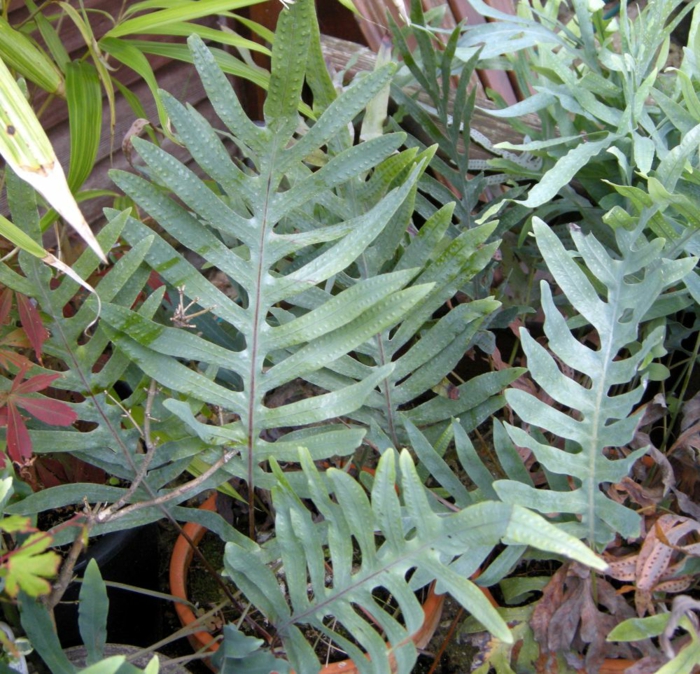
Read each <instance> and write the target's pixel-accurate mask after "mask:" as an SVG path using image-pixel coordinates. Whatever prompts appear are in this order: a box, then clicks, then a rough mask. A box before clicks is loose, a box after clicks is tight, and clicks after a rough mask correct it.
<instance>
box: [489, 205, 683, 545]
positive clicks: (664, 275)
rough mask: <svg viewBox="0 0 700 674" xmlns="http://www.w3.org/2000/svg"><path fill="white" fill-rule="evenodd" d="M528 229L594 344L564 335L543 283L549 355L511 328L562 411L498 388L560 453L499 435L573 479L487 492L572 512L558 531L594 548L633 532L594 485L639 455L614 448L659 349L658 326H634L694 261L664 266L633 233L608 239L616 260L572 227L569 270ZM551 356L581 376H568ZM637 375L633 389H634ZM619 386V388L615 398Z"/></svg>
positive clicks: (654, 246) (655, 248)
mask: <svg viewBox="0 0 700 674" xmlns="http://www.w3.org/2000/svg"><path fill="white" fill-rule="evenodd" d="M533 228H534V233H535V236H536V238H537V244H538V246H539V248H540V250H541V251H542V255H543V257H544V260H545V262H546V264H547V267H548V269H549V271H550V272H551V273H552V275H553V277H554V280H555V282H556V283H557V285H558V286H559V287H560V288H561V289H562V291H563V292H564V294H565V296H566V298H567V300H568V302H569V303H570V304H571V306H572V307H573V309H574V310H575V311H576V312H577V313H578V314H579V315H580V316H581V317H582V318H583V319H585V322H586V323H587V324H590V325H592V326H593V328H594V329H595V330H596V333H597V336H598V340H599V342H600V346H599V348H597V349H593V348H591V347H589V346H587V345H586V344H584V343H582V342H581V341H580V340H579V339H578V338H577V337H576V336H575V335H574V334H573V332H572V331H571V329H570V328H569V326H568V325H567V321H566V319H565V318H564V316H563V315H562V314H561V313H560V311H559V310H558V309H557V308H556V306H555V304H554V299H553V297H552V291H551V289H550V287H549V285H548V284H547V283H546V282H544V281H543V282H542V284H541V289H542V304H543V309H544V313H545V324H544V331H545V334H546V336H547V338H548V340H549V341H548V347H549V350H550V351H551V353H549V352H548V351H547V350H546V349H545V348H544V347H543V346H541V345H540V344H539V343H538V342H537V341H536V340H535V339H533V338H532V337H531V336H530V334H529V333H528V332H527V330H525V329H521V339H522V345H523V350H524V352H525V355H526V356H527V362H528V367H529V370H530V373H531V375H532V378H533V379H534V380H535V382H537V384H538V385H539V386H540V387H541V388H542V389H543V390H544V391H545V392H546V393H547V394H548V395H549V396H551V398H552V399H553V400H554V401H555V402H556V403H558V404H559V405H561V406H565V407H566V408H569V409H570V410H572V412H570V413H566V412H563V411H560V409H556V408H555V407H553V406H550V405H548V404H547V403H545V402H543V401H542V400H539V399H537V398H535V397H534V396H532V395H530V394H528V393H525V392H524V391H519V390H509V391H507V393H506V399H507V400H508V403H509V404H510V405H511V407H512V408H513V410H514V411H515V413H516V414H517V415H518V416H519V417H520V418H521V419H522V420H523V422H524V423H525V424H528V425H530V426H534V427H537V428H540V429H542V430H544V431H546V432H548V433H551V434H552V436H553V437H558V438H562V439H563V440H564V441H565V444H564V448H563V449H562V448H559V447H557V446H555V445H554V444H549V441H546V440H545V438H544V437H543V436H539V437H540V439H537V437H536V436H535V435H534V434H533V433H532V432H530V433H528V432H526V431H525V430H524V429H523V428H519V427H516V426H512V425H509V424H507V425H506V428H507V431H508V434H509V435H510V437H511V439H512V440H513V442H514V443H515V444H516V445H519V446H521V447H526V448H528V449H530V450H531V451H532V452H533V454H534V456H535V458H536V459H537V461H538V462H539V463H540V464H541V465H542V466H543V468H544V469H545V470H546V471H549V473H550V474H551V475H553V476H569V477H570V478H573V480H574V486H573V488H569V489H566V488H565V489H564V490H556V491H555V490H550V489H548V490H540V489H535V488H534V487H532V486H531V485H530V486H529V485H526V484H524V483H521V482H519V481H513V480H501V481H497V482H495V483H494V488H495V489H496V491H497V493H498V495H499V496H500V498H501V499H502V500H504V501H506V502H509V503H519V504H521V505H525V506H527V507H529V508H533V509H535V510H538V511H539V512H543V513H565V514H566V513H568V514H569V515H570V516H571V515H573V517H570V519H569V521H567V522H564V523H562V524H561V526H562V527H563V528H564V529H565V530H567V531H569V532H570V533H573V534H575V535H577V536H579V537H580V538H583V539H586V540H587V541H588V543H589V544H590V545H591V546H592V547H594V548H597V547H599V546H603V545H605V544H606V543H607V542H609V541H610V540H611V539H612V537H613V536H614V535H615V534H616V533H619V534H622V535H623V536H624V537H634V536H638V535H639V521H640V517H639V515H638V514H637V513H636V512H635V511H634V510H632V509H629V508H627V507H625V506H624V505H622V504H619V503H616V502H614V501H612V500H611V499H610V498H608V497H607V496H606V494H605V493H604V491H603V486H604V485H605V484H610V483H616V482H619V481H620V480H621V479H622V478H623V477H624V476H626V475H627V474H628V473H629V471H630V469H631V467H632V464H633V463H634V462H635V461H636V460H637V459H638V458H639V457H640V456H642V455H643V454H644V453H645V452H646V448H642V449H639V450H636V451H633V452H630V453H629V454H627V455H626V456H624V454H623V453H622V452H619V451H617V450H619V449H622V448H624V447H626V446H627V445H628V444H629V442H630V441H631V440H632V438H633V436H634V432H635V429H636V427H637V425H638V423H639V421H640V418H641V413H642V412H641V410H640V411H636V412H635V411H634V408H635V406H636V405H637V404H638V403H639V402H640V400H641V398H642V395H643V393H644V390H645V383H646V381H645V379H644V376H643V373H644V368H645V367H646V366H647V365H648V364H649V362H650V361H651V359H652V358H653V357H654V355H655V354H656V353H658V352H659V351H660V350H662V349H663V339H664V328H663V326H661V325H659V326H657V327H649V328H647V329H643V324H644V321H648V320H649V313H648V312H650V310H651V309H652V307H653V306H654V304H655V303H656V302H657V300H658V299H659V297H660V296H661V295H662V293H663V292H664V290H665V289H667V288H669V287H670V286H673V285H674V284H676V283H678V282H680V281H681V280H682V279H683V278H684V277H685V276H686V275H687V274H688V273H690V271H691V270H692V269H693V267H694V266H695V264H696V261H697V260H696V259H695V258H686V259H682V260H670V259H664V258H663V257H662V250H663V246H664V241H663V240H662V239H655V240H653V241H646V239H645V238H644V237H643V236H641V235H640V234H639V233H638V232H629V231H626V230H624V229H618V230H617V232H616V235H617V240H618V248H619V250H620V251H622V253H621V255H620V257H619V258H617V259H616V258H614V257H612V256H611V255H610V253H608V251H607V250H606V249H605V248H604V247H603V246H602V245H601V244H600V243H599V242H598V241H597V239H596V238H595V237H594V236H593V235H588V236H586V235H584V234H583V233H582V232H581V231H580V230H579V229H578V228H575V227H572V231H571V236H572V239H573V242H574V245H575V246H576V249H577V251H578V257H579V258H580V260H581V266H579V264H577V262H575V261H574V259H572V255H571V254H570V253H569V252H568V251H567V250H566V249H565V248H564V246H563V245H562V243H561V242H560V241H559V239H558V238H557V236H556V235H555V234H554V233H553V232H552V230H551V229H550V228H549V227H548V226H547V225H546V224H545V223H544V222H542V221H541V220H539V219H538V218H535V219H534V222H533ZM584 265H585V267H584ZM582 267H583V268H582ZM584 269H586V270H587V272H588V273H586V271H584ZM589 275H590V276H589ZM598 288H601V289H602V292H603V293H604V295H605V297H604V298H601V297H600V294H601V293H600V292H599V291H598ZM552 354H554V355H552ZM555 356H556V358H558V359H559V360H560V361H561V362H563V363H565V364H566V365H567V366H568V367H570V368H572V369H573V370H575V371H577V372H579V373H581V374H582V375H585V378H583V379H582V378H580V377H579V378H577V379H573V378H571V377H568V376H567V375H566V374H564V373H563V372H562V371H561V370H560V368H559V367H558V365H557V362H556V360H555ZM640 375H641V376H642V383H639V384H636V383H635V382H637V381H638V378H639V377H640ZM620 387H623V388H626V390H624V391H623V392H622V393H617V390H619V388H620ZM615 457H617V458H615Z"/></svg>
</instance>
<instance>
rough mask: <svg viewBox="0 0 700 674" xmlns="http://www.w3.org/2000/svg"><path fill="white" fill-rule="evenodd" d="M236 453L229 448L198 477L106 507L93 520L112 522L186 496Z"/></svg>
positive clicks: (236, 450) (99, 522)
mask: <svg viewBox="0 0 700 674" xmlns="http://www.w3.org/2000/svg"><path fill="white" fill-rule="evenodd" d="M238 453H239V452H238V449H230V450H229V451H227V452H225V453H224V454H223V456H222V457H221V458H220V459H219V460H218V461H216V462H214V463H213V464H212V465H211V466H209V468H207V470H205V471H204V472H203V473H202V474H201V475H200V476H199V477H197V478H195V479H194V480H191V481H190V482H187V483H186V484H183V485H181V486H179V487H177V488H176V489H173V490H172V491H169V492H168V493H167V494H163V495H162V496H157V497H154V498H152V499H151V500H149V501H140V502H139V503H134V504H132V505H130V506H127V507H125V508H122V509H121V510H116V511H115V510H114V509H113V507H112V506H110V507H109V508H106V509H105V510H103V511H102V512H100V513H98V514H97V516H96V517H95V522H96V523H97V524H105V523H106V522H113V521H114V520H118V519H121V518H122V517H125V516H126V515H130V514H131V513H133V512H136V511H137V510H143V509H144V508H152V507H154V506H157V507H161V506H163V505H164V504H165V503H169V502H170V501H173V500H175V499H184V498H187V496H186V495H187V493H188V492H189V491H194V490H196V489H197V488H199V486H200V485H201V484H203V483H204V482H206V480H208V479H209V478H210V477H211V476H212V475H213V474H214V473H216V471H217V470H219V468H221V467H222V466H224V465H225V464H226V463H227V462H228V461H230V460H231V459H232V458H233V457H234V456H236V454H238Z"/></svg>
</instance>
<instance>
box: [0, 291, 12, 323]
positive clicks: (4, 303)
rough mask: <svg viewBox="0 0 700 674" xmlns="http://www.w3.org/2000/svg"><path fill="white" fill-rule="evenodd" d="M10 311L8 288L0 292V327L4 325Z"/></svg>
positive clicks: (10, 299)
mask: <svg viewBox="0 0 700 674" xmlns="http://www.w3.org/2000/svg"><path fill="white" fill-rule="evenodd" d="M10 309H12V291H11V290H10V289H9V288H4V289H3V290H2V291H0V325H5V323H6V322H7V317H8V316H9V315H10Z"/></svg>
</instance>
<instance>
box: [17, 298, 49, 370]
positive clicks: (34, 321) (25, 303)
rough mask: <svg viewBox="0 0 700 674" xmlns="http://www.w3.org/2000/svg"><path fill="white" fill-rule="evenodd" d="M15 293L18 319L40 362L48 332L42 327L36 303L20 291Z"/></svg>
mask: <svg viewBox="0 0 700 674" xmlns="http://www.w3.org/2000/svg"><path fill="white" fill-rule="evenodd" d="M15 295H16V297H17V309H18V311H19V320H20V322H21V323H22V327H23V328H24V330H25V332H26V333H27V337H28V338H29V342H30V343H31V345H32V348H33V349H34V352H35V353H36V356H37V358H38V359H39V362H41V354H42V350H43V348H44V342H45V341H46V340H47V339H48V337H49V332H48V330H47V329H46V328H45V327H44V324H43V322H42V320H41V316H40V315H39V310H38V309H37V308H36V304H35V303H34V302H33V301H32V300H30V299H29V298H28V297H27V296H26V295H22V294H21V293H15Z"/></svg>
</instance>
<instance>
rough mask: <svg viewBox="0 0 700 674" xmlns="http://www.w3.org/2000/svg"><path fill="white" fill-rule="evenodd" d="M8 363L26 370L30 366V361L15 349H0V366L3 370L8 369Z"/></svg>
mask: <svg viewBox="0 0 700 674" xmlns="http://www.w3.org/2000/svg"><path fill="white" fill-rule="evenodd" d="M10 365H14V366H15V367H18V368H19V369H20V370H26V369H28V368H30V367H31V366H32V361H31V360H29V359H28V358H27V357H26V356H23V355H22V354H21V353H17V352H16V351H9V350H8V349H0V367H2V368H3V369H4V370H9V369H10V368H9V366H10Z"/></svg>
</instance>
